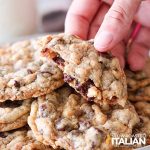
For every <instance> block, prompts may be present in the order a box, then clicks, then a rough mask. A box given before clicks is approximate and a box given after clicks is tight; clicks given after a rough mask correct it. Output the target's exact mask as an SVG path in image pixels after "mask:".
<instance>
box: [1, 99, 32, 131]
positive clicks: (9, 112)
mask: <svg viewBox="0 0 150 150" xmlns="http://www.w3.org/2000/svg"><path fill="white" fill-rule="evenodd" d="M30 109H31V100H25V101H10V100H7V101H5V102H0V132H4V131H9V130H13V129H16V128H20V127H22V126H24V125H25V124H27V117H28V116H29V112H30Z"/></svg>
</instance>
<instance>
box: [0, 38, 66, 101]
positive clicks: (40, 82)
mask: <svg viewBox="0 0 150 150" xmlns="http://www.w3.org/2000/svg"><path fill="white" fill-rule="evenodd" d="M36 49H37V48H36V42H32V41H23V42H18V43H15V44H12V45H10V46H8V47H6V48H1V49H0V101H1V102H3V101H5V100H22V99H28V98H31V97H38V96H40V95H43V94H46V93H49V92H50V91H52V90H54V89H56V88H58V87H59V86H61V85H62V84H63V83H64V81H63V74H62V72H61V70H60V69H59V68H58V67H57V66H56V65H55V64H54V63H52V62H50V61H47V60H45V59H43V58H41V57H40V53H39V51H37V50H36Z"/></svg>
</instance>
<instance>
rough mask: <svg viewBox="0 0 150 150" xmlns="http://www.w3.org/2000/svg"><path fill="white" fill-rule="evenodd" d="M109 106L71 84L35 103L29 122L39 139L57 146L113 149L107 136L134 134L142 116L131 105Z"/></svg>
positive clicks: (71, 148)
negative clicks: (124, 106) (89, 96)
mask: <svg viewBox="0 0 150 150" xmlns="http://www.w3.org/2000/svg"><path fill="white" fill-rule="evenodd" d="M127 105H128V104H127ZM109 109H110V108H109ZM109 109H108V110H107V111H106V110H104V109H102V108H101V107H100V106H99V105H97V104H95V103H91V102H87V101H86V100H84V98H83V97H81V96H80V95H78V94H77V93H75V91H73V90H71V89H70V88H69V87H62V88H61V89H58V90H56V91H54V92H52V93H50V94H47V95H45V96H41V97H39V98H38V100H37V101H34V102H33V103H32V106H31V113H30V116H29V118H28V124H29V126H30V127H31V129H32V131H33V134H34V136H35V137H36V139H37V140H38V141H40V142H42V143H43V144H45V145H51V146H52V147H53V148H57V147H60V148H64V149H70V150H73V149H76V150H80V149H83V150H91V149H94V150H97V149H106V150H107V149H110V150H111V149H112V148H113V147H112V145H111V143H109V144H108V143H107V142H106V141H107V140H106V139H107V136H108V135H110V134H111V133H128V134H129V135H130V134H131V133H132V128H133V126H134V125H135V124H137V123H138V122H139V118H138V116H137V114H136V112H135V110H134V107H133V106H132V105H131V104H130V105H128V106H126V108H123V107H119V106H118V107H114V108H113V111H112V108H111V109H110V110H109ZM120 114H121V115H120ZM109 126H110V127H109Z"/></svg>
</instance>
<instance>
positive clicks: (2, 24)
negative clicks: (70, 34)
mask: <svg viewBox="0 0 150 150" xmlns="http://www.w3.org/2000/svg"><path fill="white" fill-rule="evenodd" d="M71 1H72V0H0V18H1V19H0V43H4V42H9V41H16V40H18V39H24V38H25V37H34V36H40V35H42V34H46V33H52V32H63V31H64V21H65V16H66V13H67V10H68V8H69V6H70V4H71Z"/></svg>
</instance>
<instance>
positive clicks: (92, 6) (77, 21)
mask: <svg viewBox="0 0 150 150" xmlns="http://www.w3.org/2000/svg"><path fill="white" fill-rule="evenodd" d="M100 4H101V2H100V0H74V1H73V2H72V4H71V7H70V9H69V11H68V14H67V16H66V21H65V32H66V33H69V34H75V35H78V36H79V37H81V38H83V39H86V38H87V36H88V30H89V26H90V23H91V21H92V19H93V18H94V16H95V14H96V12H97V11H98V9H99V7H100Z"/></svg>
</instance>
